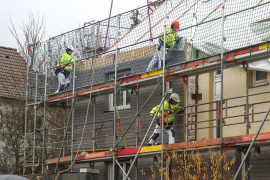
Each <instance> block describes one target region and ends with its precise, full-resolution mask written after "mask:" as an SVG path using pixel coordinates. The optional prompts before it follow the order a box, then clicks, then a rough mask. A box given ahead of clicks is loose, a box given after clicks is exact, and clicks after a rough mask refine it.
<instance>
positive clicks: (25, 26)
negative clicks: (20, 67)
mask: <svg viewBox="0 0 270 180" xmlns="http://www.w3.org/2000/svg"><path fill="white" fill-rule="evenodd" d="M10 25H11V27H9V30H10V32H11V34H12V35H13V37H14V38H15V39H16V41H17V44H18V51H19V53H20V55H21V56H22V57H23V58H24V59H25V60H26V61H27V58H28V46H29V45H31V44H34V43H37V42H39V41H41V40H42V39H43V38H44V36H45V20H44V17H42V18H40V17H39V15H38V16H37V17H35V16H34V15H33V13H32V12H29V14H28V22H27V23H24V22H22V25H21V26H20V30H21V31H22V34H23V38H24V39H22V38H21V37H20V36H19V35H18V34H20V32H19V31H18V30H17V29H16V28H15V26H14V23H13V22H12V19H11V18H10ZM31 50H32V52H31V58H30V62H29V67H30V68H32V67H33V65H34V56H35V53H36V52H35V48H33V49H31Z"/></svg>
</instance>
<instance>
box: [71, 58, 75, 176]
mask: <svg viewBox="0 0 270 180" xmlns="http://www.w3.org/2000/svg"><path fill="white" fill-rule="evenodd" d="M72 71H73V74H72V75H73V76H72V101H73V102H74V101H75V98H76V96H75V77H76V76H75V72H76V61H74V63H73V69H72ZM71 111H72V112H71V153H70V155H71V160H70V164H71V165H72V163H73V149H74V147H73V146H74V107H73V108H72V109H71ZM72 167H73V166H71V168H70V172H72Z"/></svg>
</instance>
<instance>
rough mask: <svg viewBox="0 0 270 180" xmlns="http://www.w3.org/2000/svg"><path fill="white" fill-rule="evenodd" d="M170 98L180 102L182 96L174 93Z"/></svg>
mask: <svg viewBox="0 0 270 180" xmlns="http://www.w3.org/2000/svg"><path fill="white" fill-rule="evenodd" d="M170 98H171V99H172V100H174V101H176V102H177V103H179V102H180V96H179V95H178V94H176V93H172V94H171V97H170Z"/></svg>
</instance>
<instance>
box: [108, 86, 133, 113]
mask: <svg viewBox="0 0 270 180" xmlns="http://www.w3.org/2000/svg"><path fill="white" fill-rule="evenodd" d="M122 93H123V105H121V106H117V109H118V110H126V109H131V102H129V104H127V91H122ZM108 98H109V100H108V111H114V104H113V98H114V93H111V94H109V97H108Z"/></svg>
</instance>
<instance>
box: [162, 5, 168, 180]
mask: <svg viewBox="0 0 270 180" xmlns="http://www.w3.org/2000/svg"><path fill="white" fill-rule="evenodd" d="M167 6H168V0H165V12H164V26H163V27H164V33H163V36H164V43H163V58H162V59H163V81H162V96H163V97H165V70H166V69H165V65H166V63H165V60H166V59H165V58H166V31H167ZM164 114H165V113H164V103H163V104H162V122H161V124H162V125H161V166H160V168H161V177H160V179H161V180H163V176H164V172H163V161H164V147H163V145H164V137H163V136H164V132H163V130H164V123H163V122H164Z"/></svg>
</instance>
